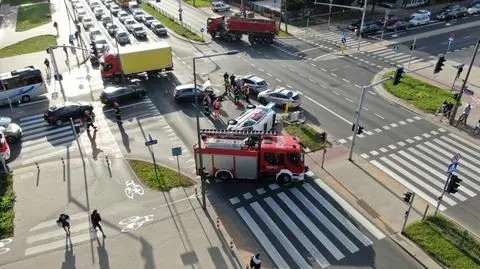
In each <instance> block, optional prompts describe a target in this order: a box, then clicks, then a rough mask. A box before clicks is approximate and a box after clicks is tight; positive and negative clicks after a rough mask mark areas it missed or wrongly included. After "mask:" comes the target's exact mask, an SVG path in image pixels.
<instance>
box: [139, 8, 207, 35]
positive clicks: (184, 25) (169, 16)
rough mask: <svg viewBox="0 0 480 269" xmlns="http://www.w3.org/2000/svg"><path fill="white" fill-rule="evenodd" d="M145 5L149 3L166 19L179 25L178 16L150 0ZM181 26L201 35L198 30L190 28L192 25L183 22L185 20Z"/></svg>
mask: <svg viewBox="0 0 480 269" xmlns="http://www.w3.org/2000/svg"><path fill="white" fill-rule="evenodd" d="M146 3H147V5H149V6H150V7H151V8H153V9H155V10H156V11H157V12H158V13H160V14H162V15H163V16H165V17H167V18H168V19H170V20H172V21H174V22H175V23H176V24H178V25H180V24H181V22H180V20H179V19H178V17H175V16H173V15H171V14H170V13H168V12H166V11H165V10H163V9H161V8H159V7H158V6H156V5H154V4H153V3H152V2H146ZM183 28H185V29H186V30H188V31H190V32H192V33H195V34H198V35H201V34H202V33H200V32H199V31H194V30H193V29H192V27H191V26H190V25H188V24H186V23H185V21H183Z"/></svg>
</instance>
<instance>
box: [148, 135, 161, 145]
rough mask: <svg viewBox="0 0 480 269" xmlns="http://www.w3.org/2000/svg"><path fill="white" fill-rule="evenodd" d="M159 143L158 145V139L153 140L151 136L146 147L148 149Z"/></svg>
mask: <svg viewBox="0 0 480 269" xmlns="http://www.w3.org/2000/svg"><path fill="white" fill-rule="evenodd" d="M157 143H158V141H157V139H153V137H152V136H151V135H150V134H149V135H148V141H145V146H147V147H148V146H151V145H155V144H157Z"/></svg>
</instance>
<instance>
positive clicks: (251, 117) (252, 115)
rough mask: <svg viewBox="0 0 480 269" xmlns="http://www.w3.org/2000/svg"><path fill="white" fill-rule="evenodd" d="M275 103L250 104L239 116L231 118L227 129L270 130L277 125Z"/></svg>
mask: <svg viewBox="0 0 480 269" xmlns="http://www.w3.org/2000/svg"><path fill="white" fill-rule="evenodd" d="M274 108H275V104H274V103H269V104H268V105H266V106H254V105H248V106H247V110H245V111H244V112H243V113H242V114H241V115H240V116H239V117H238V118H236V119H234V120H229V121H228V122H227V123H228V127H227V130H238V131H270V130H271V129H272V128H273V126H274V125H275V120H276V117H277V115H276V113H275V110H274Z"/></svg>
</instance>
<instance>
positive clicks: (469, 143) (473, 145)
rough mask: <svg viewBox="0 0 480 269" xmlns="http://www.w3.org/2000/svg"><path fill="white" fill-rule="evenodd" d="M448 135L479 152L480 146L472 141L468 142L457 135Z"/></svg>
mask: <svg viewBox="0 0 480 269" xmlns="http://www.w3.org/2000/svg"><path fill="white" fill-rule="evenodd" d="M448 135H449V136H451V137H453V138H455V140H458V141H460V142H463V143H464V144H467V145H468V146H469V147H471V148H475V149H477V150H480V147H479V146H477V145H476V144H473V143H472V142H470V141H469V140H467V139H464V138H462V137H460V136H457V135H455V134H452V133H449V134H448Z"/></svg>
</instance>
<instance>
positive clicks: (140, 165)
mask: <svg viewBox="0 0 480 269" xmlns="http://www.w3.org/2000/svg"><path fill="white" fill-rule="evenodd" d="M128 163H129V164H130V166H131V167H132V169H133V171H134V172H135V174H136V175H137V177H138V179H140V181H142V182H143V184H145V185H147V186H148V187H149V188H152V189H156V190H160V191H169V190H170V189H173V188H177V187H182V186H183V187H188V186H192V185H193V184H194V183H195V182H194V181H193V180H192V179H191V178H189V177H187V176H184V175H181V176H180V178H179V176H178V171H175V170H172V169H170V168H166V167H163V166H160V165H157V176H158V178H157V176H155V171H154V169H153V164H152V163H149V162H144V161H139V160H128Z"/></svg>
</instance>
